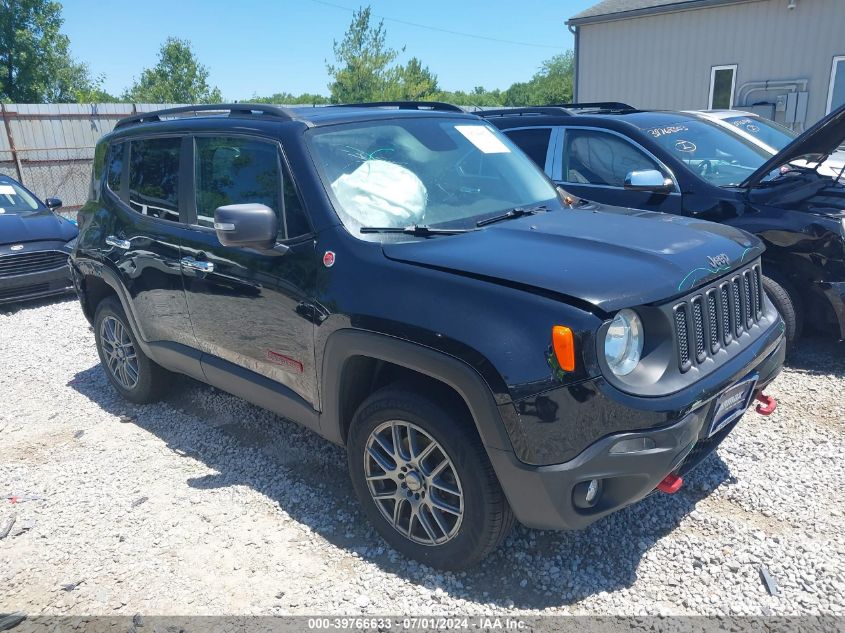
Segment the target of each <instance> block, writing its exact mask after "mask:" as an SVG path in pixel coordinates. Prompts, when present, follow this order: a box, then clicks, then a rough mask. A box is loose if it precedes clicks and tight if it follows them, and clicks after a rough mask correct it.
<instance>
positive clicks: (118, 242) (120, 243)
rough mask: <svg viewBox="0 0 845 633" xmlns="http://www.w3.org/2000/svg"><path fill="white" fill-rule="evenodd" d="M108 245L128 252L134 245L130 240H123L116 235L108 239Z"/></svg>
mask: <svg viewBox="0 0 845 633" xmlns="http://www.w3.org/2000/svg"><path fill="white" fill-rule="evenodd" d="M106 244H108V245H109V246H114V247H115V248H122V249H123V250H125V251H128V250H129V249H130V248H131V247H132V243H131V242H130V241H129V240H122V239H120V238H119V237H115V236H114V235H109V236H108V237H107V238H106Z"/></svg>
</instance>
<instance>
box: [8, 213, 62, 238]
mask: <svg viewBox="0 0 845 633" xmlns="http://www.w3.org/2000/svg"><path fill="white" fill-rule="evenodd" d="M76 234H77V228H76V225H75V224H74V223H73V222H70V221H69V220H65V219H64V218H61V217H59V216H57V215H56V214H55V213H53V212H52V211H50V210H48V209H43V210H40V211H32V212H30V213H0V244H14V243H18V242H38V241H45V242H46V241H49V240H58V241H63V242H67V241H69V240H72V239H73V238H74V237H76Z"/></svg>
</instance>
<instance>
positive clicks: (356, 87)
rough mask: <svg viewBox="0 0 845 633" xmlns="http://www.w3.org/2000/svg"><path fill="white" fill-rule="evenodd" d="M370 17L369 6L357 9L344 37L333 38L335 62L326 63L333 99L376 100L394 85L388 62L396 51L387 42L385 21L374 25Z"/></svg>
mask: <svg viewBox="0 0 845 633" xmlns="http://www.w3.org/2000/svg"><path fill="white" fill-rule="evenodd" d="M370 17H371V15H370V7H364V8H359V9H357V10H356V11H355V12H354V13H353V14H352V22H351V24H350V25H349V28H348V29H347V31H346V33H345V34H344V36H343V39H342V40H341V41H340V42H338V41H337V40H335V41H334V44H333V50H334V57H335V63H334V64H329V63H326V70H328V73H329V75H330V76H331V78H332V82H331V83H330V84H329V90H330V91H331V101H332V103H355V102H360V101H374V100H379V99H381V98H382V97H383V96H384V95H385V93H386V91H387V88H388V86H389V85H390V86H391V89H393V86H392V84H394V83H395V81H396V73H395V72H392V71H391V68H390V64H392V63H393V61H394V60H395V59H396V56H397V55H398V52H397V51H395V50H394V49H392V48H389V47H388V46H387V44H386V37H387V33H386V32H385V30H384V21H383V20H382V21H380V22H379V23H378V24H377V25H376V26H373V25H371V24H370ZM403 50H404V49H403Z"/></svg>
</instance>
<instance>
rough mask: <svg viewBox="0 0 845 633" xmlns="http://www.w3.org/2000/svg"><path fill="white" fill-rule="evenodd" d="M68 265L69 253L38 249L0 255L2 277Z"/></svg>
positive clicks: (0, 273)
mask: <svg viewBox="0 0 845 633" xmlns="http://www.w3.org/2000/svg"><path fill="white" fill-rule="evenodd" d="M66 265H67V253H63V252H61V251H37V252H34V253H16V254H14V255H3V256H0V279H2V278H3V277H16V276H18V275H30V274H32V273H41V272H46V271H49V270H56V269H57V268H61V267H62V266H66Z"/></svg>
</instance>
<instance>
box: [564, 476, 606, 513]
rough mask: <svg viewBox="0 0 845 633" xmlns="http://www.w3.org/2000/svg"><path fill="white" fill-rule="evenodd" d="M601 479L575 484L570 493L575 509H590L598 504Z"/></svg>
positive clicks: (601, 487) (601, 486)
mask: <svg viewBox="0 0 845 633" xmlns="http://www.w3.org/2000/svg"><path fill="white" fill-rule="evenodd" d="M603 487H604V486H603V485H602V480H601V479H590V480H589V481H582V482H581V483H579V484H577V485H576V486H575V488H574V489H573V491H572V500H573V502H574V503H575V507H577V508H582V509H586V508H592V507H595V505H596V504H597V503H598V502H599V499H600V498H601V493H602V489H603Z"/></svg>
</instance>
